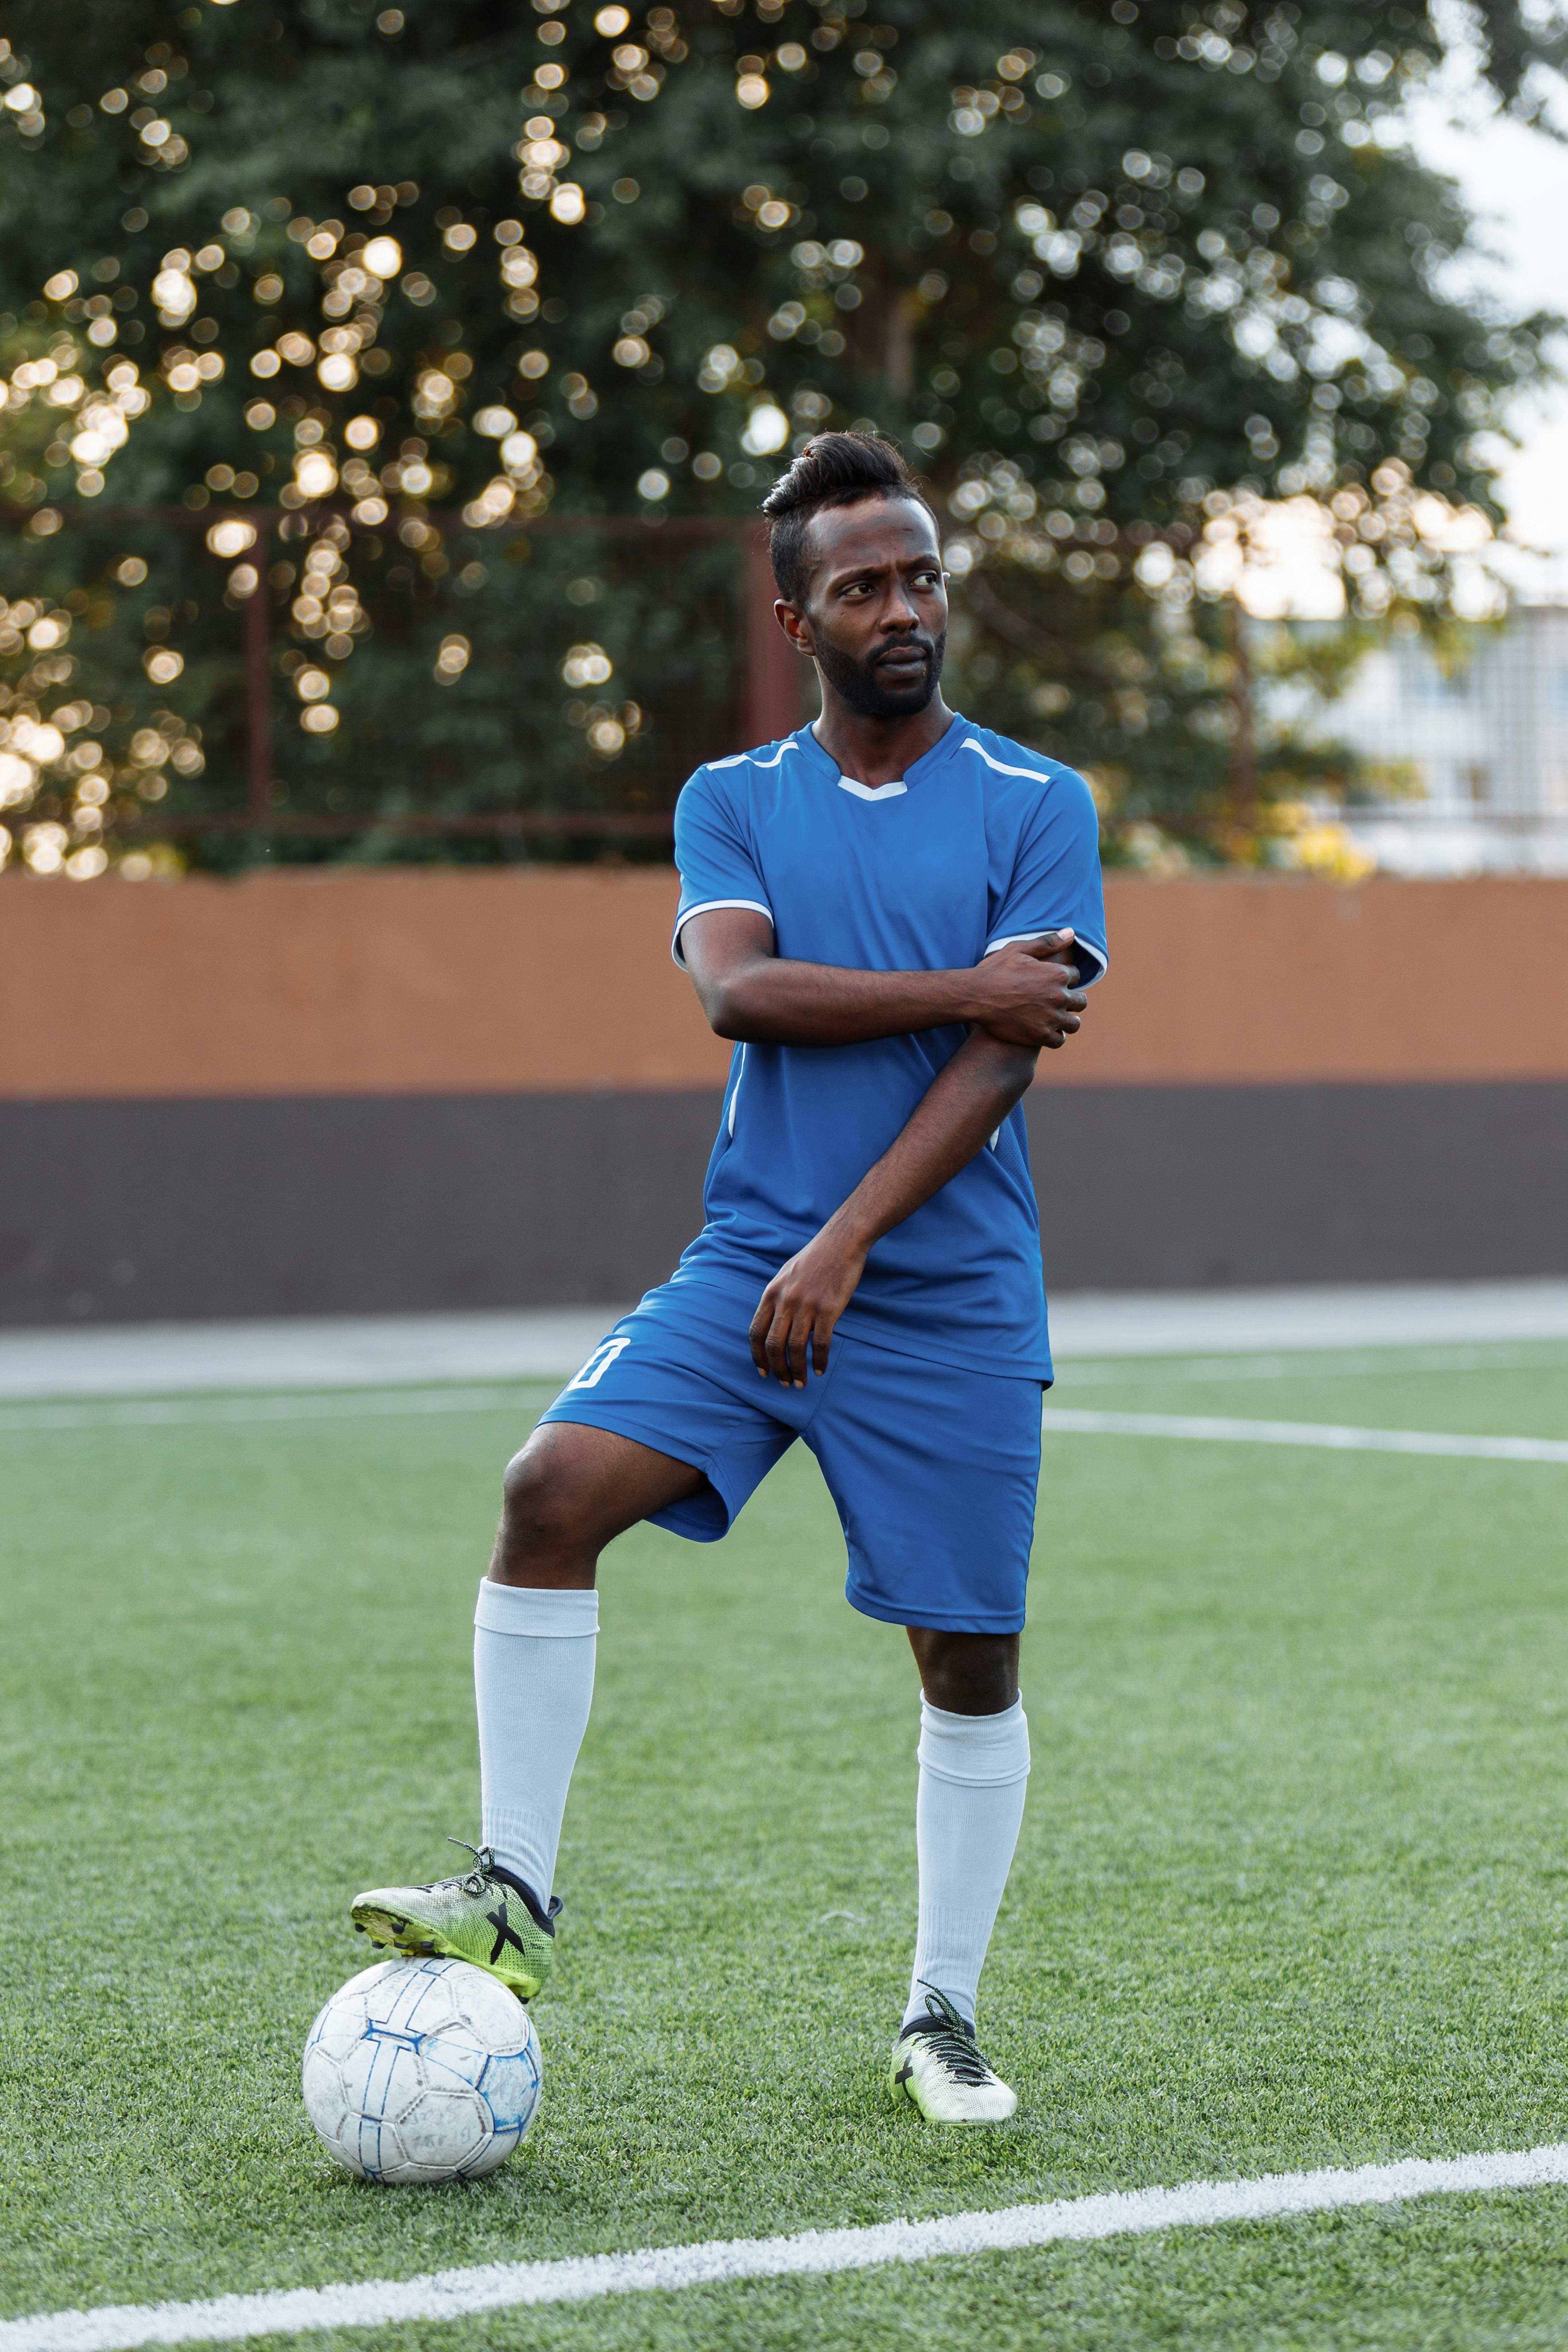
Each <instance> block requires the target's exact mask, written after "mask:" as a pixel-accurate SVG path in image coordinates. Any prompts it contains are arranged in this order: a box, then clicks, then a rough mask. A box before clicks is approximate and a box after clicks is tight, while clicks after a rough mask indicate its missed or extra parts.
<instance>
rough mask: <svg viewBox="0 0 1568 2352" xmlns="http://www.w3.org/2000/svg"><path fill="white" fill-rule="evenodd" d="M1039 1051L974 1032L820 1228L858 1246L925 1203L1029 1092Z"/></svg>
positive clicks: (863, 1247)
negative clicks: (872, 1164)
mask: <svg viewBox="0 0 1568 2352" xmlns="http://www.w3.org/2000/svg"><path fill="white" fill-rule="evenodd" d="M1035 1062H1036V1056H1035V1055H1034V1054H1033V1053H1032V1052H1030V1051H1029V1050H1028V1049H1027V1048H1026V1047H1024V1046H1019V1045H999V1044H998V1043H997V1041H996V1039H995V1038H994V1037H991V1036H988V1035H987V1034H986V1033H985V1032H984V1030H976V1031H974V1032H973V1034H972V1035H971V1036H969V1037H968V1038H967V1039H966V1040H965V1041H964V1043H963V1045H961V1046H960V1047H959V1049H958V1051H957V1053H956V1054H954V1055H953V1056H952V1060H951V1061H950V1062H948V1063H947V1064H946V1065H945V1066H944V1067H943V1068H942V1070H940V1071H939V1072H938V1073H937V1076H935V1077H934V1078H933V1079H932V1080H931V1085H930V1086H929V1087H927V1089H926V1091H925V1093H924V1094H923V1095H922V1096H921V1100H920V1102H919V1103H918V1104H917V1105H916V1107H915V1109H914V1110H913V1112H912V1113H911V1115H910V1119H909V1122H908V1124H907V1125H906V1126H905V1127H904V1128H903V1129H902V1130H901V1131H900V1134H899V1135H898V1136H897V1137H896V1138H895V1139H894V1140H893V1141H892V1143H890V1144H889V1147H888V1149H887V1150H886V1151H884V1153H883V1154H882V1157H881V1158H880V1160H878V1161H877V1163H876V1165H875V1167H873V1168H871V1169H870V1170H868V1172H867V1173H866V1175H864V1176H863V1177H862V1178H861V1180H860V1181H859V1183H858V1184H857V1186H856V1187H855V1190H854V1191H853V1192H851V1193H850V1195H849V1198H848V1199H847V1201H846V1202H844V1204H843V1206H842V1207H841V1208H840V1209H838V1210H837V1212H836V1213H835V1214H834V1215H833V1216H831V1217H830V1218H829V1219H828V1221H827V1223H826V1225H824V1227H823V1228H822V1232H823V1234H824V1235H825V1236H831V1237H832V1238H833V1239H834V1240H839V1239H842V1240H843V1241H845V1242H847V1244H849V1245H850V1246H851V1247H853V1248H855V1249H858V1250H869V1249H870V1247H871V1246H872V1244H874V1243H876V1242H879V1241H880V1240H881V1238H882V1235H883V1234H887V1233H890V1232H891V1231H892V1229H893V1227H894V1226H895V1225H900V1224H902V1223H903V1221H904V1219H905V1218H906V1217H911V1216H913V1214H914V1213H915V1211H916V1210H917V1209H919V1208H923V1206H924V1205H925V1203H926V1202H928V1201H929V1200H931V1198H932V1196H933V1195H934V1194H935V1193H937V1192H941V1190H942V1186H943V1185H944V1184H946V1183H948V1182H949V1181H951V1180H952V1178H953V1177H954V1176H956V1175H957V1173H958V1171H959V1170H960V1169H961V1168H966V1167H967V1166H968V1165H969V1162H970V1161H971V1160H973V1158H974V1156H975V1154H976V1152H978V1151H980V1150H983V1149H984V1145H985V1144H986V1143H987V1142H988V1141H989V1140H990V1139H991V1137H992V1136H993V1135H994V1133H995V1131H996V1129H998V1128H999V1127H1000V1126H1001V1124H1002V1122H1003V1120H1004V1119H1005V1118H1006V1117H1007V1115H1008V1113H1009V1112H1010V1111H1012V1110H1013V1109H1014V1108H1016V1105H1017V1104H1018V1103H1019V1102H1020V1101H1022V1099H1023V1097H1024V1096H1025V1094H1026V1092H1027V1091H1028V1087H1029V1084H1030V1081H1031V1080H1032V1078H1033V1077H1034V1075H1035Z"/></svg>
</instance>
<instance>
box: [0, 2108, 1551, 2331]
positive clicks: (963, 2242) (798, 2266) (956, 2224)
mask: <svg viewBox="0 0 1568 2352" xmlns="http://www.w3.org/2000/svg"><path fill="white" fill-rule="evenodd" d="M1563 2186H1568V2142H1565V2141H1557V2142H1555V2143H1553V2144H1552V2146H1550V2147H1531V2148H1525V2149H1522V2150H1518V2151H1514V2150H1501V2151H1499V2152H1498V2153H1496V2154H1494V2155H1490V2156H1459V2157H1453V2158H1447V2159H1439V2160H1437V2161H1435V2162H1434V2161H1422V2160H1416V2159H1414V2158H1413V2159H1410V2160H1408V2161H1406V2162H1405V2163H1403V2164H1363V2165H1360V2166H1358V2167H1357V2168H1355V2169H1354V2170H1353V2171H1324V2172H1278V2173H1267V2174H1265V2175H1264V2177H1263V2178H1262V2179H1259V2180H1189V2181H1186V2182H1184V2183H1183V2184H1182V2186H1181V2187H1179V2188H1176V2189H1131V2190H1118V2191H1113V2192H1112V2193H1110V2194H1109V2195H1105V2196H1098V2197H1072V2198H1064V2199H1061V2200H1058V2202H1056V2203H1054V2204H1050V2205H1012V2206H1009V2207H1007V2208H1006V2209H1005V2210H1003V2211H1002V2212H999V2213H947V2214H943V2215H942V2216H941V2217H940V2218H939V2219H937V2220H936V2221H884V2222H881V2223H879V2224H878V2225H876V2226H875V2227H873V2228H870V2229H861V2230H806V2231H802V2233H801V2234H800V2236H798V2237H794V2238H719V2239H712V2240H710V2241H709V2242H708V2243H707V2244H705V2245H697V2246H658V2247H650V2248H647V2249H645V2250H644V2251H643V2252H638V2253H628V2254H589V2255H584V2256H582V2257H580V2258H579V2259H577V2260H575V2261H566V2262H553V2263H480V2264H477V2265H475V2266H474V2267H473V2268H471V2269H466V2270H451V2271H436V2272H433V2273H428V2274H427V2275H426V2276H425V2277H423V2278H412V2279H365V2280H363V2281H361V2282H360V2283H358V2284H345V2285H342V2286H321V2287H295V2288H284V2289H280V2290H279V2291H278V2292H276V2293H273V2294H225V2295H218V2296H216V2297H215V2298H214V2299H213V2300H212V2301H211V2302H205V2303H155V2304H116V2305H106V2306H103V2307H100V2309H98V2310H96V2311H53V2312H42V2313H40V2314H38V2315H37V2316H36V2317H33V2318H28V2319H10V2320H5V2321H0V2352H132V2347H136V2346H139V2345H143V2344H235V2343H238V2342H241V2341H243V2339H244V2338H246V2337H247V2336H300V2335H304V2334H306V2333H307V2332H308V2331H310V2329H312V2328H318V2327H379V2326H396V2325H399V2324H402V2325H408V2324H410V2323H413V2322H416V2321H419V2320H439V2319H465V2318H469V2317H471V2316H473V2315H475V2314H476V2313H479V2312H486V2311H508V2310H515V2309H517V2308H518V2307H519V2306H520V2305H530V2304H531V2305H539V2304H552V2303H588V2302H592V2301H594V2300H595V2298H596V2297H598V2296H601V2295H609V2294H650V2293H666V2294H668V2293H674V2292H677V2291H679V2289H681V2288H683V2287H692V2286H722V2285H727V2284H731V2282H733V2281H735V2280H739V2279H763V2278H798V2277H802V2276H812V2275H817V2276H820V2275H822V2274H824V2273H828V2272H832V2271H859V2270H870V2269H873V2268H875V2267H877V2266H878V2265H879V2264H881V2263H923V2262H931V2261H932V2260H933V2259H935V2258H936V2257H938V2256H941V2255H952V2254H985V2253H1002V2252H1012V2251H1016V2249H1018V2248H1020V2247H1025V2246H1047V2245H1053V2244H1057V2243H1060V2242H1075V2241H1076V2242H1084V2241H1087V2240H1092V2239H1099V2238H1120V2237H1128V2236H1133V2235H1138V2234H1143V2233H1146V2232H1148V2231H1152V2230H1178V2229H1195V2230H1204V2229H1213V2228H1215V2226H1216V2225H1217V2224H1220V2223H1223V2222H1228V2221H1286V2220H1289V2219H1291V2218H1293V2217H1294V2216H1296V2215H1298V2214H1303V2213H1332V2212H1336V2211H1342V2210H1344V2209H1345V2208H1347V2207H1351V2206H1357V2205H1394V2204H1399V2203H1402V2202H1403V2201H1404V2200H1405V2199H1406V2198H1410V2197H1462V2196H1475V2195H1478V2194H1485V2193H1487V2192H1489V2191H1491V2190H1496V2189H1542V2188H1547V2187H1563ZM395 2193H396V2192H395Z"/></svg>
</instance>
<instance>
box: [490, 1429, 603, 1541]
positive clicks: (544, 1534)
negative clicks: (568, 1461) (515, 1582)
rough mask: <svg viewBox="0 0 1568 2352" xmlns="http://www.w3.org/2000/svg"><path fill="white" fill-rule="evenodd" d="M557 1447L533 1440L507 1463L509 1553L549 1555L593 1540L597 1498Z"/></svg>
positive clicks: (504, 1515) (504, 1496)
mask: <svg viewBox="0 0 1568 2352" xmlns="http://www.w3.org/2000/svg"><path fill="white" fill-rule="evenodd" d="M553 1450H554V1449H552V1447H550V1446H549V1445H547V1444H540V1442H539V1440H538V1439H537V1438H535V1439H531V1441H530V1442H529V1444H527V1445H525V1446H524V1447H523V1449H522V1451H521V1454H513V1456H512V1458H511V1460H510V1462H509V1463H508V1464H507V1465H506V1469H505V1472H504V1473H503V1475H502V1477H501V1523H500V1549H501V1550H503V1551H504V1552H505V1553H506V1554H507V1555H508V1556H509V1557H512V1558H516V1557H521V1556H526V1555H528V1554H531V1553H537V1554H539V1555H541V1556H543V1557H549V1556H551V1555H552V1554H555V1553H559V1552H563V1551H572V1550H576V1549H581V1548H582V1546H583V1545H584V1544H585V1543H587V1542H589V1541H591V1539H592V1533H593V1529H592V1519H593V1511H592V1502H591V1497H590V1496H589V1495H588V1494H587V1493H586V1491H585V1490H584V1483H583V1481H582V1480H581V1479H578V1478H574V1476H573V1475H572V1473H571V1470H570V1468H569V1467H568V1466H567V1465H565V1464H564V1463H562V1462H560V1461H557V1460H554V1459H552V1454H553Z"/></svg>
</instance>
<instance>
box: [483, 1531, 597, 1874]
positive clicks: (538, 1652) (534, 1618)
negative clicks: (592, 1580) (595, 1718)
mask: <svg viewBox="0 0 1568 2352" xmlns="http://www.w3.org/2000/svg"><path fill="white" fill-rule="evenodd" d="M598 1634H599V1596H598V1594H597V1593H596V1592H559V1591H547V1590H544V1589H542V1588H541V1587H538V1586H534V1585H526V1584H492V1583H491V1581H490V1580H489V1577H487V1578H486V1579H485V1580H484V1582H483V1583H482V1584H481V1585H480V1586H479V1605H478V1607H477V1608H476V1609H475V1611H474V1697H475V1699H476V1701H477V1703H478V1706H479V1808H480V1811H479V1819H480V1829H479V1837H480V1841H481V1843H483V1844H485V1845H488V1846H489V1847H491V1848H492V1849H493V1850H494V1853H495V1858H496V1860H497V1862H498V1863H500V1866H501V1868H502V1869H503V1870H510V1872H511V1874H512V1875H513V1876H514V1877H516V1878H521V1881H522V1883H523V1885H525V1886H527V1887H530V1888H531V1890H532V1892H533V1893H534V1894H535V1895H537V1896H538V1897H539V1900H540V1902H541V1903H542V1904H548V1902H549V1900H550V1890H551V1887H552V1884H553V1882H554V1878H555V1851H556V1848H557V1847H558V1846H559V1844H560V1843H561V1819H562V1815H563V1813H564V1812H565V1811H566V1790H567V1788H568V1787H569V1785H570V1783H571V1780H572V1767H573V1766H574V1764H575V1763H576V1761H577V1750H578V1749H579V1748H581V1747H582V1745H583V1734H584V1731H585V1730H586V1729H587V1727H588V1709H589V1706H591V1705H592V1703H593V1697H594V1654H595V1650H596V1649H597V1647H598Z"/></svg>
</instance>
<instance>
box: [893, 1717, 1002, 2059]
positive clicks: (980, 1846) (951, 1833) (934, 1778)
mask: <svg viewBox="0 0 1568 2352" xmlns="http://www.w3.org/2000/svg"><path fill="white" fill-rule="evenodd" d="M915 1753H916V1755H917V1756H918V1757H919V1759H920V1767H921V1777H920V1791H919V1794H918V1796H917V1797H916V1800H915V1849H916V1853H917V1854H918V1856H919V1860H920V1890H921V1891H920V1919H919V1925H918V1927H917V1928H916V1930H915V1964H914V1970H913V1974H912V1977H911V1980H910V1998H909V2005H908V2007H907V2008H906V2009H905V2011H904V2023H905V2024H906V2025H908V2023H909V2022H910V2019H911V2018H917V2017H924V2016H925V2014H926V1992H927V1990H928V1988H929V1987H931V1986H932V1985H934V1986H935V1987H936V1988H937V1990H939V1991H941V1992H944V1993H945V1994H946V1995H947V1997H948V1999H949V2000H951V2001H952V2004H953V2007H954V2008H955V2009H956V2010H957V2011H958V2012H959V2014H960V2015H961V2016H962V2017H963V2018H965V2019H966V2020H968V2021H970V2022H973V2018H974V2003H975V1996H976V1994H977V1992H978V1990H979V1988H980V1971H981V1969H982V1968H983V1967H984V1963H985V1948H986V1946H987V1945H988V1944H989V1943H990V1941H991V1930H992V1928H993V1927H994V1925H995V1923H996V1911H997V1906H998V1905H999V1904H1000V1903H1001V1900H1002V1890H1003V1888H1004V1887H1005V1885H1006V1884H1007V1873H1008V1871H1009V1870H1010V1869H1011V1867H1012V1863H1013V1849H1014V1847H1015V1846H1016V1844H1017V1843H1018V1826H1019V1823H1020V1822H1022V1820H1023V1818H1024V1784H1025V1782H1026V1780H1027V1779H1028V1777H1029V1726H1028V1721H1027V1719H1026V1717H1025V1714H1024V1702H1023V1700H1022V1699H1015V1700H1014V1702H1013V1704H1012V1706H1010V1707H1008V1708H1007V1709H1006V1711H1005V1713H1004V1714H1002V1715H949V1714H947V1713H946V1711H945V1710H944V1709H943V1708H942V1707H940V1706H930V1705H929V1704H928V1702H927V1701H926V1700H925V1699H923V1698H922V1699H921V1740H920V1746H919V1748H917V1749H916V1750H915Z"/></svg>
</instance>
